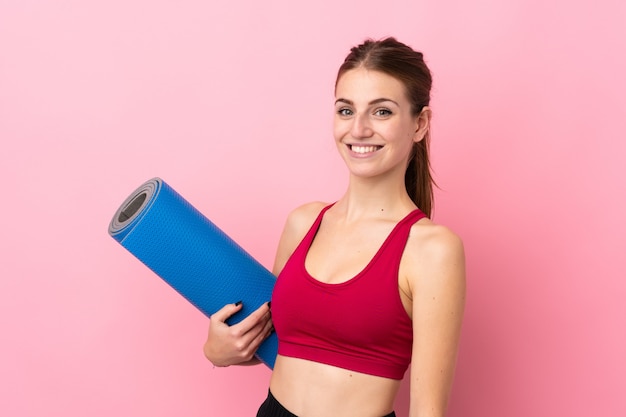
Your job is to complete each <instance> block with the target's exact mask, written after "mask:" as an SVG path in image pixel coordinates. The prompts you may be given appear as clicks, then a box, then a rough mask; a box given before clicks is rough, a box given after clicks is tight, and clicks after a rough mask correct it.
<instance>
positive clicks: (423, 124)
mask: <svg viewBox="0 0 626 417" xmlns="http://www.w3.org/2000/svg"><path fill="white" fill-rule="evenodd" d="M431 116H432V112H431V111H430V107H428V106H424V107H422V111H421V112H420V114H418V115H417V116H416V117H415V127H416V129H415V135H413V142H420V141H421V140H422V139H424V138H425V137H426V133H427V132H428V129H430V118H431Z"/></svg>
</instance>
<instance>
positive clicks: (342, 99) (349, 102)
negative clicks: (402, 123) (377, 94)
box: [335, 97, 400, 107]
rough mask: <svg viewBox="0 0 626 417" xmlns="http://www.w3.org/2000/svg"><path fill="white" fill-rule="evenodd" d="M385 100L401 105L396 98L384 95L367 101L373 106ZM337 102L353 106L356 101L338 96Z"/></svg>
mask: <svg viewBox="0 0 626 417" xmlns="http://www.w3.org/2000/svg"><path fill="white" fill-rule="evenodd" d="M385 101H390V102H392V103H393V104H395V105H396V106H398V107H400V105H399V104H398V103H396V102H395V101H394V100H392V99H390V98H384V97H381V98H377V99H375V100H372V101H370V102H369V103H367V104H368V105H369V106H371V105H373V104H378V103H383V102H385ZM337 103H346V104H349V105H351V106H352V105H354V102H353V101H352V100H348V99H347V98H338V99H337V100H336V101H335V104H337Z"/></svg>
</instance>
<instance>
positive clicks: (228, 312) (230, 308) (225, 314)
mask: <svg viewBox="0 0 626 417" xmlns="http://www.w3.org/2000/svg"><path fill="white" fill-rule="evenodd" d="M242 308H243V303H242V302H241V301H237V302H236V303H234V304H226V305H225V306H224V307H222V308H221V309H219V310H218V311H216V312H215V313H213V314H212V315H211V321H213V320H216V321H219V322H222V323H224V322H225V321H226V320H228V318H229V317H230V316H232V315H233V314H235V313H236V312H238V311H239V310H241V309H242Z"/></svg>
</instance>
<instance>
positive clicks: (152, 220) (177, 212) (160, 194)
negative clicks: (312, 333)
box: [109, 178, 278, 368]
mask: <svg viewBox="0 0 626 417" xmlns="http://www.w3.org/2000/svg"><path fill="white" fill-rule="evenodd" d="M133 205H134V207H133ZM139 205H140V207H139V208H138V209H137V206H139ZM129 207H130V214H128V213H129ZM133 212H134V213H133ZM109 234H110V235H111V236H112V237H113V238H114V239H115V240H116V241H118V242H119V243H120V244H121V245H122V246H123V247H124V248H126V249H127V250H128V251H129V252H130V253H132V254H133V255H134V256H135V257H137V259H139V260H140V261H141V262H143V263H144V264H145V265H146V266H148V267H149V268H150V269H151V270H152V271H154V272H155V273H156V274H157V275H158V276H159V277H161V278H162V279H163V280H165V282H167V283H168V284H169V285H170V286H171V287H172V288H174V289H175V290H176V291H177V292H178V293H180V294H181V295H182V296H183V297H185V298H186V299H187V300H188V301H189V302H190V303H191V304H193V305H194V306H196V307H197V308H198V309H199V310H200V311H202V312H203V313H204V314H205V315H207V316H209V317H210V316H211V314H213V313H215V312H216V311H217V310H219V309H220V308H222V307H223V306H224V305H226V304H229V303H235V302H237V301H240V300H241V301H243V308H242V310H240V311H239V312H238V313H237V314H235V315H234V316H232V317H230V318H229V319H228V321H227V323H228V324H230V325H232V324H235V323H238V322H239V321H241V320H242V319H244V318H245V317H246V316H248V314H250V313H251V312H253V311H254V310H255V309H257V308H258V307H260V306H261V305H262V304H263V303H266V302H267V301H270V300H271V295H272V290H273V288H274V284H275V282H276V279H275V277H274V275H273V274H272V273H271V272H270V271H268V270H267V269H266V268H265V267H264V266H262V265H261V264H260V263H259V262H258V261H256V260H255V259H254V258H253V257H252V256H251V255H250V254H249V253H247V252H246V251H245V250H244V249H243V248H242V247H241V246H239V245H238V244H237V243H236V242H234V241H233V240H232V239H231V238H230V237H229V236H227V235H226V234H225V233H224V232H223V231H222V230H220V229H219V228H218V227H217V226H216V225H215V224H213V223H212V222H211V221H210V220H209V219H207V218H206V217H205V216H204V215H203V214H202V213H200V212H199V211H198V210H197V209H195V208H194V207H193V206H192V205H191V204H190V203H189V202H187V201H186V200H185V199H184V198H183V197H182V196H181V195H180V194H178V193H177V192H176V191H175V190H174V189H173V188H172V187H170V186H169V185H167V184H166V183H165V182H164V181H163V180H162V179H160V178H153V179H152V180H150V181H147V182H146V183H144V184H143V185H141V186H140V187H139V188H137V190H135V192H133V193H132V194H131V195H130V196H129V197H128V198H127V199H126V201H125V202H124V203H123V204H122V205H121V206H120V208H119V209H118V211H117V212H116V213H115V215H114V217H113V219H112V220H111V224H110V225H109ZM277 349H278V339H277V337H276V334H275V333H272V335H271V336H270V337H269V338H268V339H266V340H265V341H264V342H263V343H262V344H261V346H260V347H259V349H258V350H257V352H256V356H257V357H258V358H259V359H260V360H261V361H262V362H263V363H264V364H266V365H267V366H268V367H269V368H273V367H274V362H275V360H276V352H277Z"/></svg>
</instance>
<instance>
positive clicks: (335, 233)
mask: <svg viewBox="0 0 626 417" xmlns="http://www.w3.org/2000/svg"><path fill="white" fill-rule="evenodd" d="M393 229H394V223H393V222H384V221H380V222H371V223H369V224H367V225H366V226H365V227H364V226H363V225H360V226H359V227H355V226H350V225H341V224H333V223H330V222H328V223H322V224H321V225H320V227H319V229H318V230H317V233H316V234H315V237H314V239H313V241H312V243H311V245H310V247H309V248H308V251H307V252H306V253H305V262H304V264H305V268H306V270H307V272H308V273H309V274H310V275H311V276H312V277H314V278H315V279H317V280H318V281H320V282H323V283H328V284H339V283H343V282H346V281H349V280H351V279H352V278H354V277H355V276H356V275H358V274H359V273H361V272H362V271H363V270H364V269H365V268H366V267H367V266H368V265H369V264H370V263H371V262H372V260H373V259H374V258H375V257H376V255H377V254H378V253H379V252H380V251H381V249H382V247H383V245H384V244H385V242H386V241H387V240H388V237H389V235H390V234H391V232H392V231H393Z"/></svg>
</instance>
